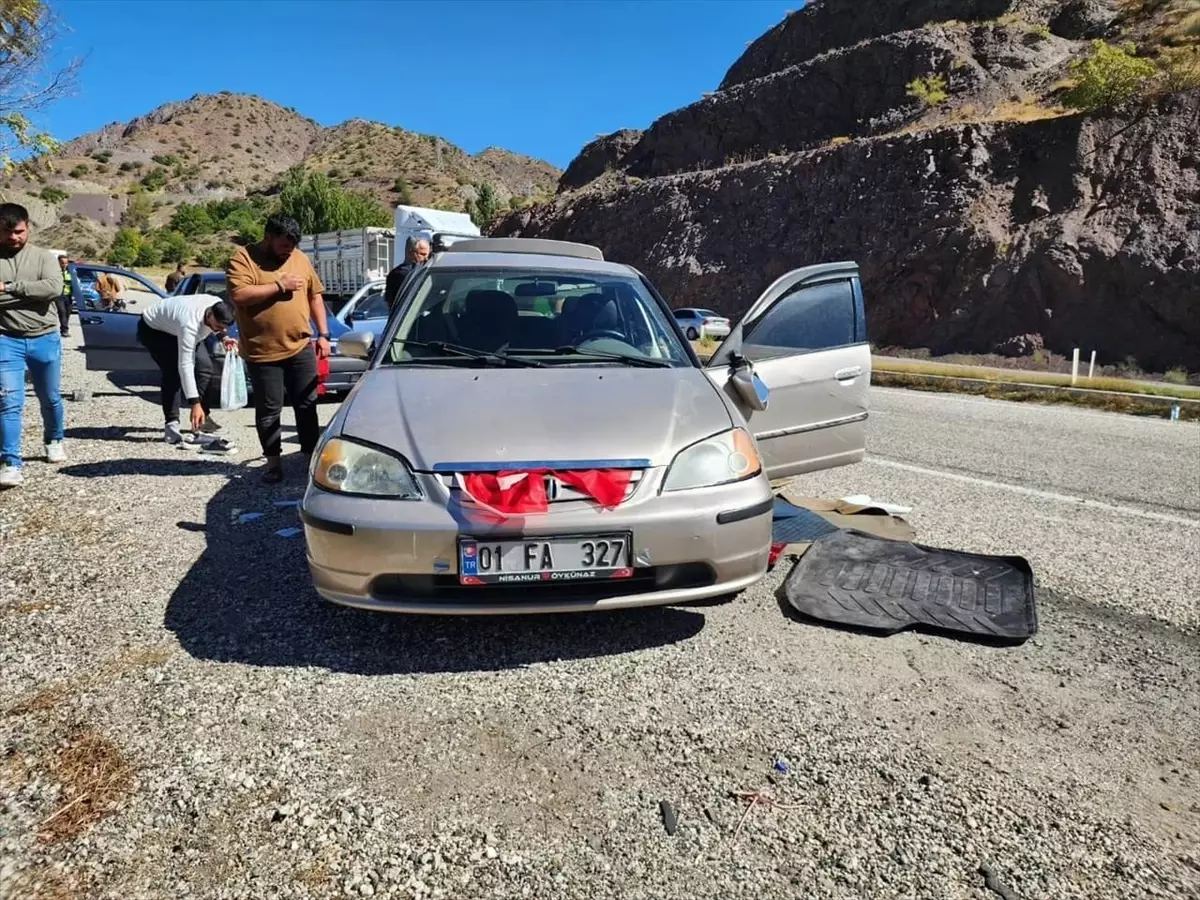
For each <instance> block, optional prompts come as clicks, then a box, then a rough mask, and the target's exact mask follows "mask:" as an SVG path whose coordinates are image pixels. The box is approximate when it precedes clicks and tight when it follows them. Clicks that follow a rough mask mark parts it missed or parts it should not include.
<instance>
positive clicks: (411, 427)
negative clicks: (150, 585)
mask: <svg viewBox="0 0 1200 900" xmlns="http://www.w3.org/2000/svg"><path fill="white" fill-rule="evenodd" d="M866 337H867V336H866V323H865V319H864V315H863V299H862V291H861V288H860V285H859V277H858V268H857V266H856V265H855V264H854V263H833V264H827V265H819V266H812V267H809V268H804V269H798V270H796V271H794V272H789V273H787V274H786V275H784V276H783V277H781V278H779V279H778V280H776V281H775V282H774V283H773V284H771V285H770V287H768V288H767V290H766V291H765V292H764V293H763V294H762V296H761V297H759V298H758V299H757V300H756V301H755V302H754V303H753V304H752V306H751V307H750V309H749V311H748V312H747V314H746V316H745V318H744V319H743V320H742V321H741V322H740V323H739V324H738V325H736V326H735V327H734V328H733V330H732V332H731V334H730V336H729V337H728V338H727V339H726V340H725V341H724V342H723V343H722V344H721V345H720V346H719V347H718V348H717V350H716V352H715V353H714V355H713V357H712V358H711V360H710V361H709V362H708V363H707V364H706V365H704V366H701V364H700V363H699V361H698V360H697V358H696V356H695V354H694V352H693V350H692V348H691V347H690V345H689V344H688V343H687V341H686V340H685V338H684V335H683V334H682V333H681V332H680V330H679V327H678V325H677V324H676V322H675V319H674V317H673V316H672V314H671V310H670V308H669V306H668V305H667V303H666V301H665V300H664V299H663V298H662V297H661V295H659V294H658V292H657V291H656V290H655V289H654V288H653V287H652V286H651V284H650V283H649V281H647V279H646V278H645V277H643V276H642V275H641V274H640V273H639V272H637V271H636V270H634V269H632V268H631V267H629V266H626V265H621V264H619V263H614V262H608V261H605V260H604V259H603V256H602V255H601V253H600V251H599V250H597V249H596V248H594V247H588V246H584V245H579V244H569V243H564V242H558V241H543V240H532V239H520V238H500V239H480V240H473V241H465V242H462V243H459V244H456V245H455V246H453V247H452V248H450V249H448V250H446V251H445V252H442V253H438V254H435V255H434V256H433V257H432V259H431V260H430V262H429V263H428V264H427V265H426V266H425V268H424V270H423V271H422V272H421V273H420V275H419V276H418V277H416V278H415V279H413V280H411V281H410V282H409V284H408V285H407V287H406V290H405V292H404V295H403V296H402V297H400V298H399V302H398V305H397V310H396V312H395V313H393V315H392V316H391V318H390V319H389V321H388V324H387V327H386V328H384V329H383V331H382V334H381V335H380V337H379V338H378V339H377V338H376V336H375V334H373V333H371V332H358V331H354V332H351V333H350V334H347V335H344V336H343V337H342V339H341V347H342V352H343V353H345V354H347V355H352V356H358V357H360V358H364V359H367V358H369V359H370V364H369V367H368V370H367V371H366V373H365V374H364V375H363V377H362V379H361V380H360V381H359V383H358V384H357V386H356V387H355V389H354V390H353V392H352V393H351V394H350V396H349V397H348V398H347V399H346V401H345V403H344V404H343V405H342V407H341V409H340V410H339V411H338V413H337V415H336V416H335V417H334V418H333V420H332V421H331V422H330V424H329V427H328V428H327V429H326V432H325V434H324V436H323V438H322V442H321V444H320V446H319V447H318V448H317V452H316V453H315V454H314V455H313V464H312V469H311V472H310V475H311V477H310V483H309V486H308V489H307V491H306V492H305V496H304V499H303V501H302V504H301V518H302V521H303V523H304V529H305V537H306V541H307V547H308V559H309V564H310V568H311V571H312V576H313V580H314V582H315V585H316V588H317V591H318V592H319V593H320V594H321V595H322V596H323V597H325V598H326V599H328V600H331V601H333V602H335V603H341V604H345V605H348V606H355V607H361V608H365V609H372V610H385V611H394V612H409V613H454V614H461V613H531V612H554V611H582V610H596V609H618V608H623V607H633V606H647V605H654V604H672V603H682V602H688V601H694V600H702V599H706V598H712V597H720V596H724V595H729V594H734V593H737V592H738V591H741V590H743V589H744V588H746V587H748V586H749V585H751V584H753V583H754V582H755V581H757V580H758V579H760V578H761V577H762V576H763V574H764V573H765V572H766V569H767V560H768V555H769V551H770V541H771V520H772V509H773V495H772V490H771V486H770V480H771V479H777V478H782V477H786V476H789V475H795V474H798V473H801V472H807V471H812V470H815V469H823V468H828V467H831V466H839V465H844V464H846V463H853V462H856V461H858V460H860V459H861V458H862V456H863V452H864V434H865V423H866V418H867V387H868V383H869V380H870V365H871V359H870V351H869V348H868V345H867V340H866Z"/></svg>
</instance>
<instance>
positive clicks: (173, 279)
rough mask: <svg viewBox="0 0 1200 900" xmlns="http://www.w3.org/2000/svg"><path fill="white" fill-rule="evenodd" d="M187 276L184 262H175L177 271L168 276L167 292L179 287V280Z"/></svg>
mask: <svg viewBox="0 0 1200 900" xmlns="http://www.w3.org/2000/svg"><path fill="white" fill-rule="evenodd" d="M186 277H187V272H185V271H183V263H175V271H174V272H172V273H171V274H170V275H168V276H167V293H168V294H169V293H171V292H172V291H173V290H175V288H177V287H179V282H181V281H183V279H184V278H186Z"/></svg>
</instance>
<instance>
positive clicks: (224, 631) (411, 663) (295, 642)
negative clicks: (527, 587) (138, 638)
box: [164, 454, 704, 675]
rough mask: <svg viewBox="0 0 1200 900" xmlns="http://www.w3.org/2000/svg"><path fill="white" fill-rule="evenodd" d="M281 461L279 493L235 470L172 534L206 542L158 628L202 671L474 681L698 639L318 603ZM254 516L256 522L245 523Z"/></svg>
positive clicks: (631, 624) (673, 627)
mask: <svg viewBox="0 0 1200 900" xmlns="http://www.w3.org/2000/svg"><path fill="white" fill-rule="evenodd" d="M284 461H285V472H286V475H287V481H286V482H285V483H284V484H283V485H280V486H278V487H267V486H264V485H262V484H261V483H260V482H259V480H258V476H257V472H256V471H255V470H242V471H240V472H238V473H236V474H235V476H234V477H233V478H232V479H231V480H230V481H229V483H228V484H226V485H225V486H224V487H223V488H222V489H221V490H220V491H218V492H217V494H216V495H214V496H213V498H212V499H211V500H210V501H209V502H208V506H207V509H206V511H205V521H204V523H203V524H201V523H196V522H178V523H176V526H175V527H176V528H177V529H179V530H180V531H187V532H198V531H203V532H204V534H205V536H206V538H207V547H206V548H205V550H204V553H203V555H202V556H201V557H200V558H199V559H198V560H196V562H195V564H194V565H193V566H192V568H191V570H190V571H189V572H188V573H187V575H186V576H185V577H184V578H183V580H182V581H181V582H180V584H179V586H178V587H177V588H176V590H175V592H174V593H173V594H172V596H171V599H170V601H169V602H168V604H167V612H166V617H165V623H164V624H165V625H166V627H167V628H168V629H169V630H170V631H172V632H174V634H175V635H176V636H177V637H178V638H179V642H180V644H181V645H182V647H183V648H184V650H186V651H187V652H188V653H190V654H191V655H192V656H194V657H196V658H198V659H208V660H213V661H215V662H239V663H246V664H249V665H256V666H319V667H322V668H327V669H330V670H332V671H337V672H347V673H353V674H359V675H386V674H399V673H413V674H416V673H444V672H471V671H477V670H484V671H486V670H495V669H507V668H517V667H520V666H526V665H530V664H532V663H538V662H547V661H551V660H558V659H586V658H591V657H598V656H606V655H609V654H615V653H627V652H630V651H633V650H641V649H644V648H648V647H655V646H662V645H666V644H673V643H677V642H679V641H684V640H687V639H688V638H691V637H693V636H694V635H696V634H697V633H698V632H699V631H700V629H701V628H703V627H704V616H703V615H702V614H701V613H699V612H696V611H693V610H687V609H673V608H661V609H649V610H631V611H628V612H620V613H605V614H599V613H598V614H595V615H591V614H573V615H558V616H529V617H524V616H498V617H494V618H491V617H482V616H476V617H456V618H449V617H441V616H437V617H434V616H430V617H424V616H401V615H387V614H383V613H368V612H361V611H358V610H352V609H342V608H340V607H336V606H333V605H331V604H327V603H324V602H323V601H321V600H320V599H319V598H318V597H317V595H316V592H315V591H314V590H313V588H312V582H311V580H310V579H309V574H308V566H307V564H306V562H305V557H304V536H303V534H296V535H293V536H290V537H285V536H280V535H278V534H277V533H276V532H279V531H281V530H285V529H289V528H299V526H300V522H299V517H298V513H297V509H296V507H295V505H286V504H294V502H295V501H298V500H299V499H300V497H301V496H302V494H303V490H304V478H305V472H304V468H303V464H302V463H301V462H300V458H299V455H298V454H289V455H287V456H285V457H284ZM276 504H279V505H276ZM255 513H258V514H261V517H258V518H251V519H248V518H247V515H248V514H249V515H250V516H253V515H254V514H255ZM239 519H241V520H242V522H241V524H239V521H238V520H239ZM167 539H168V540H169V537H167Z"/></svg>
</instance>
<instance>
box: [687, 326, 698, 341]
mask: <svg viewBox="0 0 1200 900" xmlns="http://www.w3.org/2000/svg"><path fill="white" fill-rule="evenodd" d="M687 339H688V340H689V341H696V340H699V339H700V332H698V331H697V330H696V329H695V328H689V329H688V330H687Z"/></svg>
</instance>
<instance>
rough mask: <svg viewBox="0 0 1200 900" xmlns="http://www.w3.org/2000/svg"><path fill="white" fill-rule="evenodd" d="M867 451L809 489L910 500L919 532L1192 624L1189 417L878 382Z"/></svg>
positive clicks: (1198, 501) (1194, 433)
mask: <svg viewBox="0 0 1200 900" xmlns="http://www.w3.org/2000/svg"><path fill="white" fill-rule="evenodd" d="M871 407H872V408H871V418H870V425H869V429H868V458H867V460H866V462H864V463H863V464H862V465H857V466H848V467H846V468H843V469H835V470H832V471H829V472H822V473H817V474H814V475H810V476H806V477H805V478H804V479H802V480H801V481H800V485H801V487H802V489H803V490H804V491H805V492H807V493H810V494H814V495H818V496H842V495H844V494H850V493H865V494H869V495H870V496H872V497H873V498H875V499H878V500H887V501H892V502H895V503H901V504H904V505H906V506H911V507H913V512H912V514H911V515H910V516H909V519H910V520H911V521H912V522H913V523H914V524H915V526H916V528H917V532H918V535H919V538H918V539H919V540H920V541H922V542H923V543H929V544H934V545H938V546H946V547H954V548H957V549H962V550H973V551H977V552H983V553H1005V554H1011V553H1017V554H1021V555H1023V556H1025V557H1027V558H1028V559H1029V560H1030V561H1031V562H1032V563H1033V564H1034V570H1035V572H1036V573H1037V576H1038V581H1039V584H1041V585H1042V586H1043V587H1049V588H1052V589H1054V590H1058V591H1062V592H1064V593H1069V594H1072V595H1074V596H1077V597H1080V598H1082V599H1085V600H1088V601H1090V602H1093V603H1099V604H1106V605H1113V606H1118V607H1123V608H1126V609H1129V610H1131V611H1134V612H1140V613H1146V614H1150V615H1153V616H1156V617H1159V618H1162V619H1165V620H1167V621H1170V622H1174V623H1176V624H1182V625H1187V626H1191V627H1196V626H1197V625H1200V427H1198V426H1196V425H1195V424H1192V423H1187V422H1168V421H1166V420H1162V419H1147V418H1137V417H1133V416H1125V415H1119V414H1115V413H1102V412H1092V411H1084V410H1077V409H1073V408H1070V407H1064V406H1048V405H1047V406H1042V405H1039V404H1032V403H1005V402H999V401H994V400H985V399H978V398H973V397H960V396H957V395H952V394H931V393H924V392H917V391H903V390H892V389H886V388H876V389H874V390H873V391H872V395H871Z"/></svg>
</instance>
